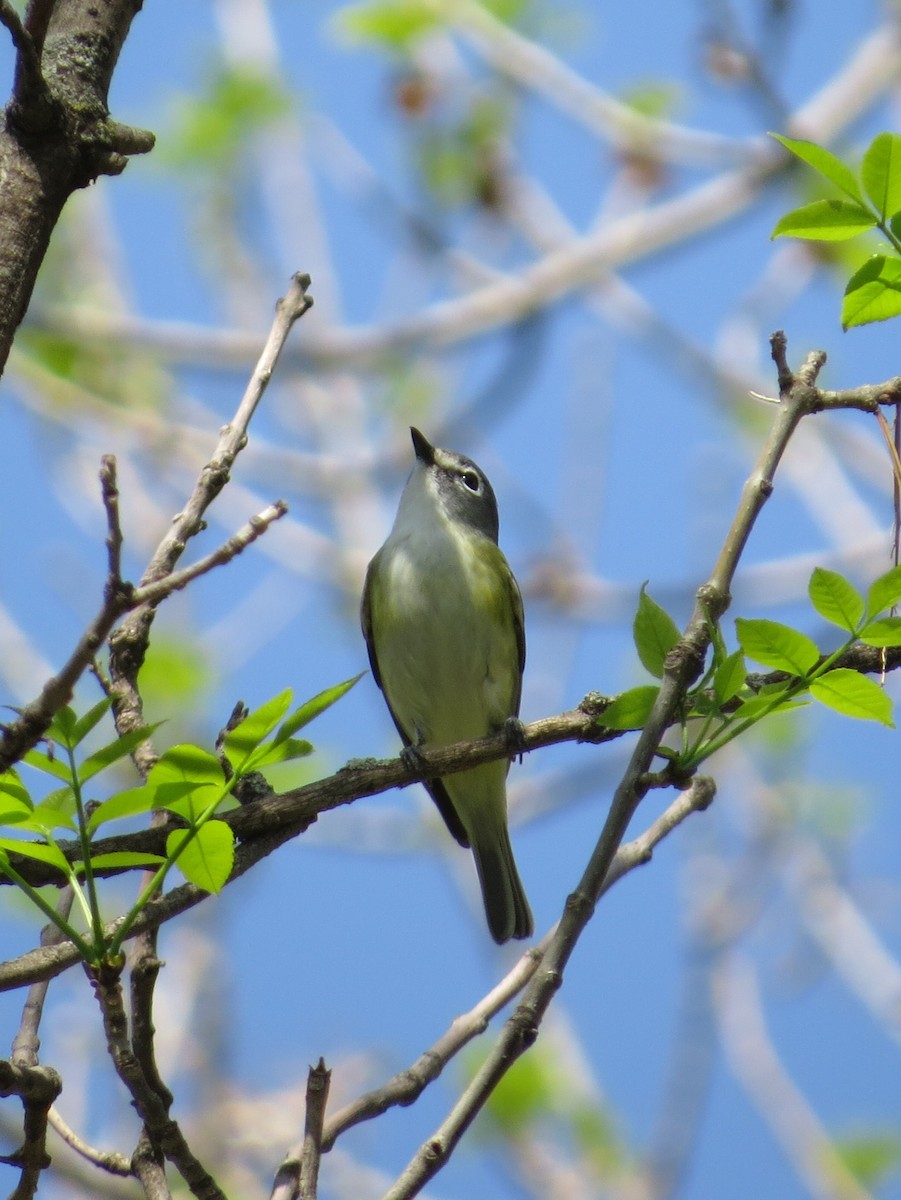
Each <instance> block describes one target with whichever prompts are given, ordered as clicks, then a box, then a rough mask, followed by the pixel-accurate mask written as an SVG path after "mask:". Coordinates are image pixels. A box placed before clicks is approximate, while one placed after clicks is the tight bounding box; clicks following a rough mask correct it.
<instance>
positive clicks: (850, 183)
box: [770, 133, 863, 202]
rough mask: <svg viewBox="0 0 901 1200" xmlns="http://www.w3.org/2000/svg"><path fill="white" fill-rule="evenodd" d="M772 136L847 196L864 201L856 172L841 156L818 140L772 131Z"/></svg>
mask: <svg viewBox="0 0 901 1200" xmlns="http://www.w3.org/2000/svg"><path fill="white" fill-rule="evenodd" d="M770 137H773V138H775V139H776V141H777V142H781V143H782V145H783V146H784V147H785V148H786V150H790V151H791V153H792V154H794V155H795V157H796V158H800V159H801V161H802V162H806V163H807V165H808V166H809V167H813V169H814V170H815V171H819V173H820V174H821V175H823V176H824V177H825V178H826V179H828V180H829V181H830V182H831V183H834V184H835V185H836V187H838V188H841V190H842V191H843V192H844V193H845V195H846V196H850V197H851V199H852V200H857V201H858V202H862V201H863V196H862V195H861V194H860V187H859V186H858V183H857V180H856V179H855V178H854V172H853V171H852V170H851V168H850V167H848V166H846V165H845V164H844V163H843V162H842V160H841V159H840V158H836V156H835V155H834V154H833V153H832V151H831V150H827V149H826V148H825V146H818V145H817V144H816V142H808V141H804V140H803V139H802V138H790V137H783V135H782V134H780V133H771V134H770Z"/></svg>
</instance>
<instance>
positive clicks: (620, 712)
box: [599, 684, 660, 729]
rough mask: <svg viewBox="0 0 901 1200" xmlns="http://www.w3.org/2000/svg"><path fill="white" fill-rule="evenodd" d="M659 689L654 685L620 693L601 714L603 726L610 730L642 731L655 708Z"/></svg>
mask: <svg viewBox="0 0 901 1200" xmlns="http://www.w3.org/2000/svg"><path fill="white" fill-rule="evenodd" d="M659 690H660V689H659V688H657V687H655V686H654V685H653V684H648V685H647V686H645V687H637V688H630V690H629V691H628V692H620V694H619V695H618V696H614V698H613V699H612V700H611V701H610V703H609V704H608V705H607V707H606V708H605V709H604V711H603V712H602V713H601V716H600V718H599V719H600V721H601V724H603V725H606V726H607V728H608V729H641V727H642V726H643V725H644V724H645V722H646V721H647V719H648V717H649V716H650V715H651V709H652V708H653V707H654V701H655V700H656V699H657V693H658V692H659Z"/></svg>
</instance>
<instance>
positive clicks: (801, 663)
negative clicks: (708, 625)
mask: <svg viewBox="0 0 901 1200" xmlns="http://www.w3.org/2000/svg"><path fill="white" fill-rule="evenodd" d="M735 632H736V634H737V635H738V641H739V645H740V646H741V648H742V650H744V652H745V654H746V655H747V656H748V658H752V659H753V660H754V661H755V662H759V663H762V664H763V666H765V667H770V668H771V669H773V670H775V671H788V672H789V673H790V674H791V675H807V674H808V672H810V671H812V670H813V668H814V667H815V666H816V665H817V663H818V662H819V658H820V652H819V649H818V648H817V644H816V642H814V641H812V639H811V638H809V637H808V636H807V635H806V634H804V633H801V632H800V631H799V630H797V629H792V628H791V626H790V625H782V624H781V623H780V622H779V621H766V620H753V621H752V620H748V619H746V618H745V617H736V619H735Z"/></svg>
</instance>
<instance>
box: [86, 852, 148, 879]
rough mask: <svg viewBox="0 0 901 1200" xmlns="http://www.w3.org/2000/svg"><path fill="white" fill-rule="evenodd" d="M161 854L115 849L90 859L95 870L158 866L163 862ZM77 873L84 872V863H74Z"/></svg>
mask: <svg viewBox="0 0 901 1200" xmlns="http://www.w3.org/2000/svg"><path fill="white" fill-rule="evenodd" d="M165 861H166V860H165V858H164V857H163V856H162V854H142V853H139V852H138V851H135V850H116V851H112V852H111V853H109V854H97V855H95V856H94V857H93V858H92V859H91V866H92V867H93V869H94V870H95V871H102V870H111V869H115V868H118V867H122V868H124V869H126V870H128V869H130V868H133V867H159V866H162V864H163V863H164V862H165ZM75 866H76V869H77V870H78V873H79V874H82V873H83V872H84V863H76V864H75Z"/></svg>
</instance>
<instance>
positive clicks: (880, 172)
mask: <svg viewBox="0 0 901 1200" xmlns="http://www.w3.org/2000/svg"><path fill="white" fill-rule="evenodd" d="M860 177H861V180H862V181H863V186H864V187H865V188H866V192H867V195H868V196H869V197H870V199H871V200H872V201H873V203H874V204H875V206H876V208H877V209H878V211H879V215H880V217H882V219H883V220H885V219H886V218H887V217H890V216H892V215H893V214H894V213H896V212H898V210H899V209H901V137H899V136H898V134H897V133H879V134H877V135H876V137H874V138H873V141H872V142H871V143H870V145H869V148H868V149H867V152H866V154H865V155H864V156H863V162H862V163H861V165H860Z"/></svg>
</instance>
